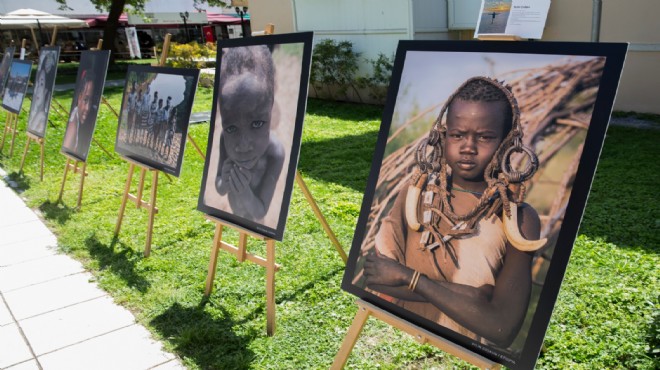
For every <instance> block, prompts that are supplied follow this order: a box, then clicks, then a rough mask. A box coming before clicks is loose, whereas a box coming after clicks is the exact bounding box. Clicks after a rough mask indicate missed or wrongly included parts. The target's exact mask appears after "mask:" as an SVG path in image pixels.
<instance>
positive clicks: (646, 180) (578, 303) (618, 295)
mask: <svg viewBox="0 0 660 370" xmlns="http://www.w3.org/2000/svg"><path fill="white" fill-rule="evenodd" d="M74 78H75V77H74ZM121 93H122V89H118V88H115V89H107V90H106V91H105V96H106V98H108V100H109V101H110V103H111V104H112V105H113V106H114V107H115V109H119V106H120V101H121ZM55 98H56V99H58V101H60V103H62V105H63V106H65V107H67V108H68V107H69V106H70V104H71V92H67V93H60V94H56V96H55ZM211 99H212V93H211V90H210V89H204V88H200V89H199V91H198V93H197V99H196V103H195V107H194V110H195V111H210V110H211ZM26 109H27V108H26ZM307 112H308V113H307V116H306V119H305V129H304V133H303V141H302V147H301V153H300V162H299V165H298V169H299V170H300V172H301V173H302V176H303V177H304V179H305V181H306V183H307V185H308V187H309V188H310V190H311V192H312V194H313V195H314V197H315V198H316V200H317V202H318V204H319V206H320V208H321V210H322V212H323V213H324V215H325V216H326V218H327V219H328V222H329V223H330V225H331V226H332V228H333V230H334V231H335V233H336V234H337V237H338V238H339V240H340V242H341V243H342V244H343V245H344V247H345V249H346V250H347V251H348V248H349V247H350V245H351V241H352V238H353V230H354V227H355V223H356V221H357V217H358V214H359V210H360V206H361V201H362V193H363V191H364V188H365V186H366V180H367V176H368V173H369V167H370V165H371V157H372V154H373V150H374V145H375V142H376V136H377V132H378V127H379V125H380V118H381V113H382V111H381V108H379V107H376V106H365V105H355V104H346V103H331V102H324V101H318V100H310V101H309V105H308V109H307ZM26 116H27V115H26V114H22V115H21V116H20V121H19V130H20V131H21V134H19V135H18V139H17V148H16V149H15V152H14V155H13V156H12V157H8V156H7V153H8V149H7V148H5V149H4V151H3V153H4V154H3V155H2V156H0V167H2V168H3V169H4V170H5V171H7V172H8V173H9V174H10V175H9V177H10V178H11V179H12V180H14V181H17V182H18V183H19V186H20V191H21V192H22V193H21V196H22V197H24V198H25V199H26V201H27V203H28V205H29V206H31V207H33V208H34V209H38V210H39V211H40V212H41V214H42V215H43V217H44V219H45V221H46V223H47V224H48V225H49V226H50V228H51V229H52V230H53V231H54V232H55V233H56V234H57V236H58V240H59V248H60V250H61V251H63V252H64V253H67V254H69V255H71V256H73V257H75V258H76V259H78V260H80V261H81V262H82V263H83V264H84V266H85V267H86V268H87V269H89V270H90V271H92V273H93V274H94V276H95V280H96V281H97V283H98V284H99V285H100V286H101V287H102V288H103V289H105V290H107V291H108V292H109V293H110V294H111V295H112V296H113V297H114V299H115V301H116V302H118V303H120V304H122V305H123V306H125V307H127V308H128V309H130V310H131V311H132V312H133V313H134V314H135V316H136V318H137V320H138V321H139V322H140V323H141V324H143V325H145V326H146V327H147V328H149V329H150V330H151V332H152V333H153V335H154V336H155V337H156V338H158V339H160V340H162V341H163V342H164V343H165V346H166V347H167V349H168V350H171V351H173V352H174V353H176V354H177V355H178V356H179V357H181V359H182V360H183V362H184V364H185V365H186V366H187V367H189V368H190V369H224V368H226V369H240V368H256V369H270V368H279V369H299V368H320V369H323V368H328V367H329V366H330V364H331V363H332V360H333V358H334V356H335V354H336V353H337V351H338V349H339V346H340V344H341V341H342V339H343V338H344V336H345V334H346V331H347V329H348V327H349V326H350V324H351V321H352V319H353V316H354V315H355V313H356V309H357V306H356V305H355V303H354V301H355V298H354V297H353V296H351V295H349V294H347V293H345V292H343V291H342V290H341V289H340V282H341V278H342V274H343V270H344V264H343V262H342V261H341V259H340V257H339V255H338V253H337V252H336V251H335V250H334V248H333V247H332V244H331V243H330V241H329V240H328V238H327V237H326V235H325V233H324V232H323V230H322V228H321V226H320V224H319V223H318V221H317V220H316V218H315V217H314V214H313V213H312V210H311V209H310V207H309V205H308V203H307V202H306V201H305V199H304V197H303V195H302V193H301V192H300V191H299V189H298V188H295V189H294V192H293V197H292V200H291V206H290V211H289V218H288V221H287V226H286V232H285V238H284V240H283V242H281V243H277V262H278V263H280V264H281V265H282V268H281V269H280V271H279V272H278V273H277V274H276V302H277V331H276V335H275V336H274V337H268V336H266V330H265V326H266V315H265V314H266V308H265V269H263V268H262V267H259V266H256V265H254V264H250V263H243V264H242V263H239V262H237V260H236V259H235V258H234V257H233V256H231V255H229V254H228V253H224V252H221V254H220V256H219V260H218V271H217V274H216V279H215V282H214V291H213V294H212V295H211V296H210V298H209V299H208V300H205V299H204V298H203V293H204V282H205V278H206V274H207V266H208V262H209V255H210V249H211V243H212V239H213V231H214V225H213V224H212V223H210V222H208V221H206V220H205V218H204V217H203V214H202V213H200V212H198V211H197V210H196V206H197V197H198V193H199V188H200V182H201V177H202V171H203V160H202V159H201V157H200V156H199V155H198V154H197V152H196V151H195V150H194V148H192V147H191V146H190V145H188V148H186V152H185V159H184V163H183V169H182V173H181V177H180V178H173V179H172V181H169V180H167V178H165V177H164V176H161V177H160V179H159V180H160V182H159V187H158V203H157V206H158V208H159V213H158V215H157V216H156V219H155V225H154V237H153V244H152V251H151V256H150V257H149V258H144V257H143V256H142V252H143V250H144V243H145V236H146V225H147V212H145V211H143V210H136V209H135V207H132V206H131V204H130V203H129V205H128V207H127V210H126V214H125V216H124V222H123V226H122V230H121V234H120V237H119V239H118V240H113V231H114V226H115V223H116V220H117V215H118V211H119V206H120V202H121V195H122V192H123V187H124V182H125V180H126V177H127V173H128V165H127V164H126V162H124V161H122V160H120V159H119V158H118V156H116V155H114V157H113V158H110V157H108V156H107V155H106V154H105V153H104V152H103V151H102V150H101V149H100V148H99V147H98V146H97V145H94V144H92V148H91V151H90V155H89V159H88V166H87V169H88V171H89V176H88V178H87V179H86V181H85V190H84V198H83V205H82V210H80V211H78V210H75V208H74V207H75V204H76V196H77V190H76V189H77V184H78V177H77V176H74V177H71V175H70V177H69V180H68V181H67V184H66V186H65V193H64V204H63V205H62V204H56V203H55V200H56V198H57V194H58V192H59V188H60V185H61V181H62V174H63V170H64V163H65V161H66V159H65V157H64V156H62V155H61V154H59V148H60V146H61V142H62V137H63V131H64V125H65V118H62V117H57V115H55V114H54V113H52V112H51V120H52V121H53V123H54V126H53V125H49V127H48V129H47V133H46V144H45V145H46V169H45V175H44V181H43V182H41V181H39V172H38V171H39V170H38V154H39V150H38V148H37V146H36V145H33V146H32V148H31V150H30V151H29V153H28V158H27V160H26V165H25V168H24V173H23V174H18V173H17V171H18V169H19V166H20V160H21V155H22V150H23V147H24V145H25V135H24V134H23V133H22V132H24V131H25V125H26V123H25V122H26V120H27V117H26ZM116 125H117V119H116V118H115V116H114V115H113V114H112V113H111V112H110V111H109V110H108V109H107V108H105V107H101V109H100V114H99V120H98V124H97V129H96V133H95V138H96V139H97V140H98V141H99V142H100V143H101V144H102V145H103V146H104V147H105V148H107V149H108V150H110V151H111V152H113V147H114V139H115V133H116ZM208 129H209V125H208V124H199V125H194V126H192V127H191V128H190V134H191V135H192V136H193V138H194V139H195V140H196V141H197V143H198V144H200V145H201V146H202V148H203V149H204V150H205V148H206V142H207V135H208ZM659 140H660V130H635V129H627V128H621V127H612V128H611V129H610V131H609V133H608V138H607V140H606V144H605V148H604V151H603V154H602V159H601V162H600V166H599V170H598V173H597V175H596V180H595V183H594V186H593V190H592V194H591V198H590V201H589V205H588V207H587V211H586V214H585V216H584V220H583V224H582V228H581V230H580V233H579V237H578V239H577V242H576V244H575V247H574V251H573V255H572V258H571V262H570V264H569V267H568V271H567V273H566V277H565V281H564V284H563V286H562V289H561V292H560V294H559V300H558V303H557V306H556V308H555V312H554V315H553V319H552V322H551V324H550V328H549V330H548V333H547V339H546V344H545V346H544V350H543V351H542V353H541V358H540V360H539V368H542V369H556V368H561V369H564V368H576V369H600V368H639V369H652V368H654V367H657V366H658V364H659V363H658V357H657V356H658V354H657V353H656V354H655V357H653V356H652V355H651V354H650V350H649V348H648V346H650V345H651V344H653V343H655V345H657V343H658V342H657V340H658V339H657V325H658V323H657V322H656V323H655V326H652V325H651V321H650V320H651V318H652V314H653V312H654V311H655V312H656V313H657V312H658V310H659V308H658V286H659V285H658V277H659V275H660V273H659V272H658V271H659V270H658V266H659V265H660V257H659V252H660V243H659V241H660V238H659V237H658V234H659V232H658V231H659V230H658V228H659V226H660V216H659V214H658V196H657V189H658V186H657V184H658V183H659V182H660V178H659V177H660V171H659V170H660V169H659V168H658V164H657V163H658V161H657V156H658V151H657V143H658V142H659ZM146 190H147V191H148V190H149V186H147V189H146ZM225 235H226V236H225V239H226V240H227V241H229V242H233V243H235V242H236V239H237V234H236V233H234V232H228V233H226V234H225ZM564 247H568V246H564ZM249 249H250V250H251V251H252V252H254V253H257V254H260V255H265V245H264V243H262V242H259V241H255V240H251V241H250V243H249ZM656 317H657V315H656ZM652 328H655V330H656V332H652ZM347 367H348V368H360V369H362V368H388V369H394V368H469V366H468V365H467V364H465V363H463V362H461V361H459V360H457V359H455V358H453V357H451V356H449V355H446V354H444V353H443V352H441V351H439V350H437V349H434V348H433V347H430V346H426V345H425V346H422V345H418V344H417V343H416V342H415V341H414V340H412V338H410V337H408V336H407V335H405V334H402V333H401V332H399V331H398V330H395V329H393V328H391V327H389V326H387V325H385V324H383V323H381V322H377V321H376V320H373V319H372V320H370V321H369V322H368V323H367V325H366V327H365V329H364V331H363V333H362V335H361V337H360V339H359V340H358V343H357V345H356V347H355V349H354V350H353V352H352V355H351V357H350V358H349V361H348V364H347Z"/></svg>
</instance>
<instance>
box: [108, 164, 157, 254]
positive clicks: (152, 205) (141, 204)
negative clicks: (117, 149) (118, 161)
mask: <svg viewBox="0 0 660 370" xmlns="http://www.w3.org/2000/svg"><path fill="white" fill-rule="evenodd" d="M122 159H123V160H125V161H126V162H128V164H129V167H128V178H127V179H126V185H125V186H124V195H123V196H122V200H121V207H120V208H119V217H118V218H117V225H116V226H115V238H116V237H118V236H119V230H120V229H121V222H122V220H123V218H124V211H125V210H126V201H127V200H128V199H130V200H131V202H133V203H135V205H136V206H137V208H138V209H140V208H144V209H147V210H148V211H149V222H148V224H147V240H146V242H145V247H144V256H145V257H149V254H151V236H152V234H153V228H154V217H155V216H156V213H158V208H156V194H157V193H158V173H159V172H160V171H158V170H157V169H155V168H152V167H149V166H145V165H143V164H141V163H137V162H134V161H132V160H130V159H128V158H124V157H122ZM135 167H139V168H140V181H139V183H138V187H137V194H136V195H133V194H130V191H131V183H132V180H133V172H134V171H135ZM147 171H148V172H151V196H150V198H149V201H148V202H145V201H144V200H142V194H143V193H144V178H145V175H146V174H147Z"/></svg>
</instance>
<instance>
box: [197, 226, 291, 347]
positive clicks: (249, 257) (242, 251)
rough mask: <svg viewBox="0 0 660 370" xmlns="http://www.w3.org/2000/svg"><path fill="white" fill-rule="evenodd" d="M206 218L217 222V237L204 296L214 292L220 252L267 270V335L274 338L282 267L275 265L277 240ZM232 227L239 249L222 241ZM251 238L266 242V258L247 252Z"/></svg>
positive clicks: (213, 246) (214, 240) (212, 248)
mask: <svg viewBox="0 0 660 370" xmlns="http://www.w3.org/2000/svg"><path fill="white" fill-rule="evenodd" d="M206 218H207V219H209V220H211V221H213V222H215V235H214V236H213V245H212V246H211V257H210V259H209V270H208V274H207V275H206V286H205V289H204V296H205V297H207V298H208V297H209V296H210V295H211V292H212V291H213V280H215V273H216V270H217V267H218V251H220V249H223V250H225V251H227V252H229V253H232V254H234V255H235V256H236V259H238V261H239V262H245V261H250V262H253V263H256V264H257V265H259V266H262V267H265V268H266V334H267V335H268V336H272V335H273V334H275V272H276V271H277V270H279V268H280V265H278V264H277V263H275V240H274V239H270V238H266V237H264V236H262V235H259V234H256V233H253V232H251V231H249V230H245V229H243V228H241V227H239V226H236V225H231V224H229V223H226V222H224V221H221V220H219V219H217V218H215V217H212V216H209V215H206ZM225 227H230V228H233V229H235V230H237V231H238V233H239V235H238V247H236V246H234V245H232V244H229V243H227V242H225V241H223V240H222V231H223V228H225ZM248 236H251V237H253V238H255V239H259V240H263V241H265V242H266V258H263V257H260V256H257V255H255V254H252V253H249V252H248V251H247V238H248Z"/></svg>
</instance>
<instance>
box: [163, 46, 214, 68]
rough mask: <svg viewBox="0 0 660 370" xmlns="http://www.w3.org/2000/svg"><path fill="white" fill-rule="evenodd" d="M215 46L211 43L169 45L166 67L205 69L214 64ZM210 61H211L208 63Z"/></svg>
mask: <svg viewBox="0 0 660 370" xmlns="http://www.w3.org/2000/svg"><path fill="white" fill-rule="evenodd" d="M215 57H216V46H215V44H213V43H206V44H202V45H200V44H198V43H197V42H195V41H193V42H189V43H187V44H177V43H172V44H170V52H169V55H168V58H167V62H166V65H167V66H170V67H176V68H206V67H212V66H214V64H215ZM209 59H211V60H212V61H208V60H209Z"/></svg>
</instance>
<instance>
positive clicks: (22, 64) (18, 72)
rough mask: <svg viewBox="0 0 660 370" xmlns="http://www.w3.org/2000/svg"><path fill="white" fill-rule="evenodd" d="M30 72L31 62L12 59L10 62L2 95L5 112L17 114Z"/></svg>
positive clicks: (19, 111)
mask: <svg viewBox="0 0 660 370" xmlns="http://www.w3.org/2000/svg"><path fill="white" fill-rule="evenodd" d="M30 72H32V61H26V60H19V59H14V60H13V61H12V62H11V68H10V69H9V76H8V77H7V83H6V84H5V89H4V93H3V95H2V107H3V108H5V109H6V110H8V111H10V112H12V113H16V114H19V113H21V106H22V105H23V99H24V98H25V92H26V91H27V85H28V82H29V81H30Z"/></svg>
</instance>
